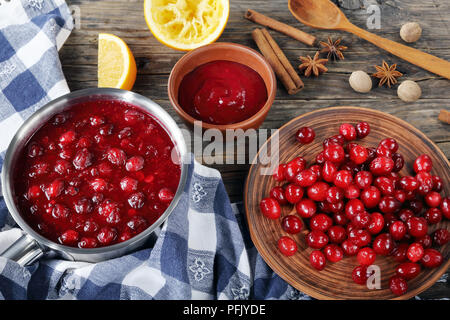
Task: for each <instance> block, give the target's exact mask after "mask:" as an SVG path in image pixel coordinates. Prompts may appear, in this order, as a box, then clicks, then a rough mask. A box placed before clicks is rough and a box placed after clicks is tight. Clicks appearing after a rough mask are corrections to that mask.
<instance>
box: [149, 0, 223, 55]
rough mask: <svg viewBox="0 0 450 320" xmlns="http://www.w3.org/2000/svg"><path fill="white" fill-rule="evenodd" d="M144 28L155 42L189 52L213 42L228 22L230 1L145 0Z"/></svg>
mask: <svg viewBox="0 0 450 320" xmlns="http://www.w3.org/2000/svg"><path fill="white" fill-rule="evenodd" d="M144 13H145V20H146V21H147V25H148V27H149V28H150V31H151V32H152V33H153V35H154V36H155V38H156V39H158V40H159V41H160V42H161V43H163V44H165V45H166V46H168V47H171V48H173V49H176V50H181V51H189V50H193V49H195V48H198V47H201V46H203V45H206V44H210V43H213V42H214V41H216V40H217V39H218V38H219V37H220V35H221V34H222V32H223V30H224V29H225V26H226V24H227V21H228V16H229V14H230V3H229V0H145V2H144Z"/></svg>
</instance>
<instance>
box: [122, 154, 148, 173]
mask: <svg viewBox="0 0 450 320" xmlns="http://www.w3.org/2000/svg"><path fill="white" fill-rule="evenodd" d="M143 168H144V158H142V157H140V156H136V157H131V158H130V159H128V160H127V162H126V164H125V169H127V171H129V172H137V171H139V170H142V169H143Z"/></svg>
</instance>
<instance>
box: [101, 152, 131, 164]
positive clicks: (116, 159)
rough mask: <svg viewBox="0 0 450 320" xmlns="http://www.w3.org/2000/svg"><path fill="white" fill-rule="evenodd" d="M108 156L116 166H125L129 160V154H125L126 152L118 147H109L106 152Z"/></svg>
mask: <svg viewBox="0 0 450 320" xmlns="http://www.w3.org/2000/svg"><path fill="white" fill-rule="evenodd" d="M106 157H107V158H108V160H109V161H110V162H111V163H112V164H114V165H116V166H123V165H124V164H125V162H126V161H127V155H126V154H125V152H124V151H123V150H121V149H117V148H111V149H109V150H108V152H107V153H106Z"/></svg>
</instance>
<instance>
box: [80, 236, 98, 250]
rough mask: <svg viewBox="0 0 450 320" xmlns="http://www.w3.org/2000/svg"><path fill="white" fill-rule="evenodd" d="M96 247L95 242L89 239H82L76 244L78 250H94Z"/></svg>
mask: <svg viewBox="0 0 450 320" xmlns="http://www.w3.org/2000/svg"><path fill="white" fill-rule="evenodd" d="M97 245H98V243H97V240H95V239H94V238H90V237H83V238H81V239H80V242H78V247H79V248H95V247H97Z"/></svg>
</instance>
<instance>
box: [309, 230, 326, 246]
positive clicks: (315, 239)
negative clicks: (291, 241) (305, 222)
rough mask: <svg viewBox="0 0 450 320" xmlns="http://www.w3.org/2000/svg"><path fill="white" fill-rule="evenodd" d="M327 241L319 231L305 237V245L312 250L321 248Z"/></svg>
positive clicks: (324, 235)
mask: <svg viewBox="0 0 450 320" xmlns="http://www.w3.org/2000/svg"><path fill="white" fill-rule="evenodd" d="M328 241H329V238H328V236H327V235H326V234H325V233H324V232H323V231H320V230H313V231H311V232H310V233H308V235H307V236H306V243H307V244H308V246H309V247H311V248H313V249H321V248H323V247H324V246H325V245H326V244H327V243H328Z"/></svg>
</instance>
